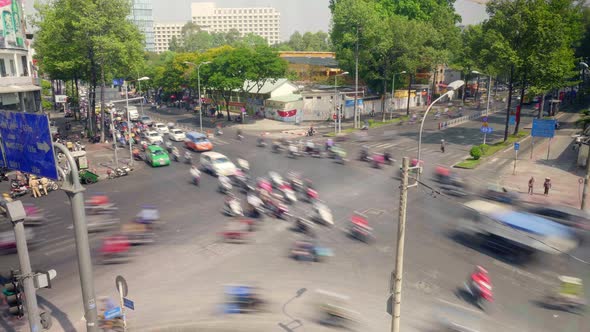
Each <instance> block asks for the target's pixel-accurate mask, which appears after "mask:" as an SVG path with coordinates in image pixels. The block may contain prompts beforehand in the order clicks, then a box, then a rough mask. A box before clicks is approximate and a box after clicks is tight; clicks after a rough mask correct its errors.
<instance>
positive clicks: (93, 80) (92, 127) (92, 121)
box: [87, 47, 97, 136]
mask: <svg viewBox="0 0 590 332" xmlns="http://www.w3.org/2000/svg"><path fill="white" fill-rule="evenodd" d="M88 58H89V59H90V88H91V92H90V94H89V98H90V100H91V102H90V105H89V110H88V113H89V114H90V116H89V117H88V119H87V121H88V124H89V126H88V127H89V128H88V129H89V132H90V136H94V135H95V132H96V114H95V113H96V85H97V75H96V62H95V59H94V50H93V49H92V47H90V48H89V49H88Z"/></svg>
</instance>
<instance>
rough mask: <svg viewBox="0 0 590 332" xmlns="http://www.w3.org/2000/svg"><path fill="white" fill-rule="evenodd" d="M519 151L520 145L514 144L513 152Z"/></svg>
mask: <svg viewBox="0 0 590 332" xmlns="http://www.w3.org/2000/svg"><path fill="white" fill-rule="evenodd" d="M518 150H520V143H518V142H516V143H514V151H518Z"/></svg>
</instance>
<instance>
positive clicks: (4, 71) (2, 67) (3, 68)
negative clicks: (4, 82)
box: [0, 59, 8, 77]
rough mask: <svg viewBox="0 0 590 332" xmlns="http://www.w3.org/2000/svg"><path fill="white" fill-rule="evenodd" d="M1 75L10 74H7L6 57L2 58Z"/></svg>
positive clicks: (0, 63)
mask: <svg viewBox="0 0 590 332" xmlns="http://www.w3.org/2000/svg"><path fill="white" fill-rule="evenodd" d="M0 75H2V77H6V76H8V75H7V74H6V64H5V63H4V59H0Z"/></svg>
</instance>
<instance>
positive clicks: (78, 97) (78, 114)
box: [74, 76, 81, 121]
mask: <svg viewBox="0 0 590 332" xmlns="http://www.w3.org/2000/svg"><path fill="white" fill-rule="evenodd" d="M74 83H76V100H78V105H77V106H78V111H77V112H74V120H76V121H79V120H80V105H81V103H80V92H79V91H78V77H75V76H74Z"/></svg>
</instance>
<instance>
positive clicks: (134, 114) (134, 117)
mask: <svg viewBox="0 0 590 332" xmlns="http://www.w3.org/2000/svg"><path fill="white" fill-rule="evenodd" d="M125 111H126V112H128V113H129V120H131V121H138V120H139V112H138V111H137V107H135V106H129V107H125Z"/></svg>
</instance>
